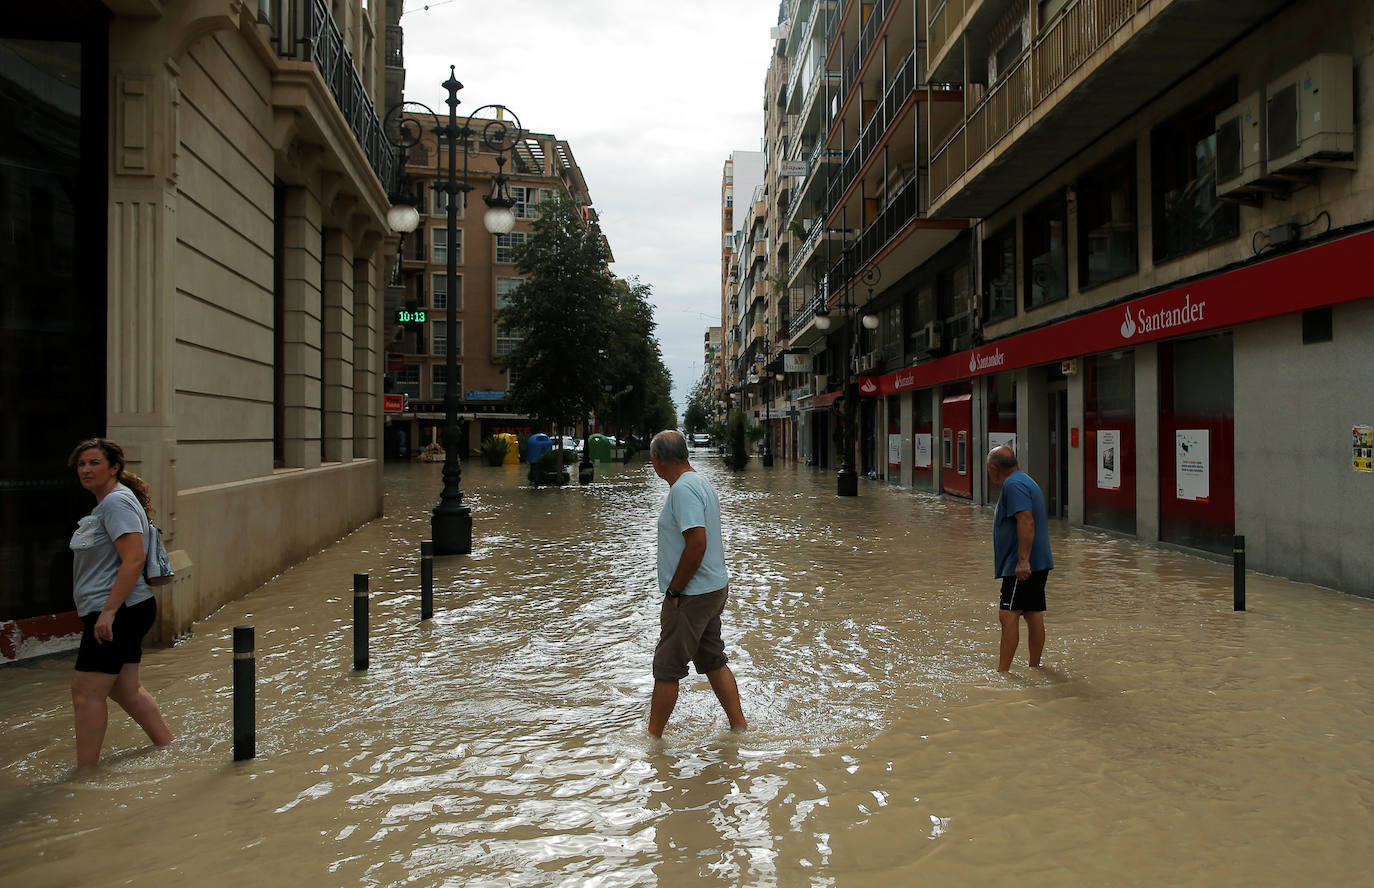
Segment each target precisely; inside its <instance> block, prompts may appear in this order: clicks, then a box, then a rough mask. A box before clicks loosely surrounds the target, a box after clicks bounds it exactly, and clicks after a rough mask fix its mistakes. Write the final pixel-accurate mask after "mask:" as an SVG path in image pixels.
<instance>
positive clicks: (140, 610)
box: [68, 438, 172, 769]
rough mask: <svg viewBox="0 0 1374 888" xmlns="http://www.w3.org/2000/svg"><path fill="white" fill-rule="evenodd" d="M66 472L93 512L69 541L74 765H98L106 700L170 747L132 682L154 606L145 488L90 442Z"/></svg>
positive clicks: (100, 441) (115, 456) (113, 449)
mask: <svg viewBox="0 0 1374 888" xmlns="http://www.w3.org/2000/svg"><path fill="white" fill-rule="evenodd" d="M68 464H69V465H73V466H75V467H76V475H77V477H78V478H79V479H80V480H81V486H82V487H84V488H86V489H87V490H88V491H90V492H91V494H92V495H94V496H95V508H94V509H92V510H91V514H89V515H87V516H86V517H85V518H82V519H81V522H80V523H79V524H78V525H77V527H76V533H74V534H72V542H71V547H72V556H73V558H72V597H73V598H74V599H75V600H76V612H77V614H78V615H79V616H80V617H81V622H82V623H83V624H84V627H85V628H84V631H83V632H82V633H81V648H80V650H79V651H78V652H77V655H76V675H75V676H73V678H72V706H73V708H74V709H75V711H76V766H77V768H78V769H80V768H89V767H92V766H94V765H95V764H96V763H97V762H99V761H100V746H101V744H102V743H103V742H104V740H105V728H106V726H107V725H108V724H109V706H108V704H107V703H106V701H107V700H114V701H115V702H116V703H118V704H119V705H120V707H121V708H122V709H123V710H124V711H125V712H127V713H129V716H130V717H131V718H133V720H134V721H136V722H138V726H139V727H141V728H142V729H143V730H144V731H146V732H147V734H148V738H149V739H150V740H152V741H153V743H154V744H155V745H157V746H166V745H167V744H168V743H171V742H172V732H171V731H170V730H168V728H167V723H166V722H165V721H163V719H162V711H161V710H159V709H158V707H157V702H156V701H155V700H153V698H152V696H151V695H150V694H149V693H148V692H147V691H146V690H144V688H143V685H142V683H141V682H140V681H139V676H138V664H139V662H140V661H141V660H142V659H143V636H145V635H147V634H148V630H149V629H150V628H152V625H153V621H154V620H155V619H156V618H157V601H156V599H154V598H153V592H152V590H151V589H150V588H149V587H148V583H147V581H146V580H145V579H144V577H143V562H144V560H145V559H146V557H147V555H146V550H145V542H144V541H145V536H146V534H147V533H148V518H149V515H150V514H151V507H150V506H149V490H148V484H147V482H145V481H144V480H143V479H142V478H140V477H138V476H137V475H135V474H133V473H132V472H128V471H125V469H124V451H123V450H122V449H120V446H119V445H118V444H116V443H114V442H113V441H108V440H106V439H104V438H91V439H90V440H87V441H82V442H81V443H80V444H78V445H76V449H75V450H73V451H72V455H71V458H70V459H69V460H68Z"/></svg>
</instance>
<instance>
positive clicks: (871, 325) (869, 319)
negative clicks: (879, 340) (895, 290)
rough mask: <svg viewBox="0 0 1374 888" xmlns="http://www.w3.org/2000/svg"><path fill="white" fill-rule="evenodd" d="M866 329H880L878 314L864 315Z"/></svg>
mask: <svg viewBox="0 0 1374 888" xmlns="http://www.w3.org/2000/svg"><path fill="white" fill-rule="evenodd" d="M864 329H866V330H876V329H878V316H877V315H864Z"/></svg>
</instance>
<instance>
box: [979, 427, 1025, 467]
mask: <svg viewBox="0 0 1374 888" xmlns="http://www.w3.org/2000/svg"><path fill="white" fill-rule="evenodd" d="M1003 444H1005V445H1007V446H1008V447H1010V448H1011V452H1012V453H1016V433H1015V432H988V453H991V452H992V448H994V447H1001V446H1002V445H1003ZM1018 455H1019V454H1018ZM1022 468H1024V466H1023V467H1022Z"/></svg>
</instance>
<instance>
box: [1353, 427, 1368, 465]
mask: <svg viewBox="0 0 1374 888" xmlns="http://www.w3.org/2000/svg"><path fill="white" fill-rule="evenodd" d="M1350 440H1351V447H1352V453H1351V458H1352V463H1353V465H1354V469H1355V471H1357V472H1374V426H1367V425H1357V426H1355V427H1354V428H1353V429H1351V430H1350Z"/></svg>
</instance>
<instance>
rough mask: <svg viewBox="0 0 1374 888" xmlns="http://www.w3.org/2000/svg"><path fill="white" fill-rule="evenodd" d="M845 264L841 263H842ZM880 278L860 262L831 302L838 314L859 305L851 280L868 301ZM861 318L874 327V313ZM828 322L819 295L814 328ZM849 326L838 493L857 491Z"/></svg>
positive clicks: (855, 365) (855, 390) (855, 374)
mask: <svg viewBox="0 0 1374 888" xmlns="http://www.w3.org/2000/svg"><path fill="white" fill-rule="evenodd" d="M846 264H847V263H841V265H842V267H843V266H844V265H846ZM882 279H883V273H882V270H881V269H879V268H878V266H876V265H874V264H873V263H872V262H871V261H870V262H865V263H864V264H863V265H862V266H860V267H859V269H858V270H857V271H856V272H855V273H854V275H853V276H852V277H850V279H849V281H848V282H847V283H846V285H845V288H844V292H843V295H842V298H841V300H840V302H839V303H838V304H836V306H835V307H836V308H837V309H838V310H839V311H840V314H841V316H842V317H845V318H848V317H849V315H850V314H851V313H852V312H857V310H858V308H859V305H858V303H856V302H854V300H853V298H852V293H853V286H854V283H855V282H859V283H862V284H863V285H864V286H865V287H866V288H867V289H868V301H869V302H872V301H873V290H874V288H875V287H877V286H878V282H879V281H881V280H882ZM818 284H819V281H818ZM865 304H867V303H865ZM862 318H863V319H862V322H861V323H862V325H863V327H864V328H865V329H868V330H876V329H878V316H877V315H871V314H866V315H863V316H862ZM858 320H859V318H857V317H856V318H854V321H858ZM832 322H833V319H832V318H831V317H830V309H829V307H828V306H827V305H826V299H825V298H822V299H821V301H820V305H818V306H817V307H816V329H817V330H822V331H826V330H829V329H830V325H831V323H832ZM852 326H853V328H854V343H853V345H852V347H851V348H850V350H849V373H848V375H847V376H846V377H845V386H844V413H843V415H842V417H841V425H840V430H841V436H842V440H841V443H840V459H841V462H840V469H839V472H837V473H836V477H835V493H836V494H838V495H839V496H858V495H859V473H858V471H857V470H856V469H855V468H854V464H855V455H854V444H855V429H854V420H855V415H856V414H857V413H858V410H859V323H852Z"/></svg>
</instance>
